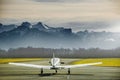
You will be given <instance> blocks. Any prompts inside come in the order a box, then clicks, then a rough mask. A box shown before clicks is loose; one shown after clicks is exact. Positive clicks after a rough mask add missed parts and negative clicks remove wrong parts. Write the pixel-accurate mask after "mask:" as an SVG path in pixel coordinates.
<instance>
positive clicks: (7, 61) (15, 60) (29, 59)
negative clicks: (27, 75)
mask: <svg viewBox="0 0 120 80" xmlns="http://www.w3.org/2000/svg"><path fill="white" fill-rule="evenodd" d="M35 60H42V58H0V64H3V63H9V62H24V61H35Z"/></svg>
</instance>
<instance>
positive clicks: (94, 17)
mask: <svg viewBox="0 0 120 80" xmlns="http://www.w3.org/2000/svg"><path fill="white" fill-rule="evenodd" d="M0 19H1V21H4V20H11V21H12V20H13V21H14V20H22V21H23V20H28V21H29V20H30V21H39V20H40V21H45V22H49V23H51V24H53V23H69V22H74V23H76V22H77V23H79V22H107V23H108V22H110V23H111V22H112V23H114V22H115V24H113V25H111V26H110V27H109V28H108V27H107V30H108V31H109V30H110V31H111V30H112V31H114V32H115V31H117V32H119V31H120V25H119V23H120V22H119V20H120V0H0ZM13 23H14V22H13ZM73 28H74V27H73ZM75 29H79V27H78V26H77V27H76V28H75ZM91 29H92V28H91ZM98 29H99V27H98Z"/></svg>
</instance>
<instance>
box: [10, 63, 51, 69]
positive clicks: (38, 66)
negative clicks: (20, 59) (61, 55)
mask: <svg viewBox="0 0 120 80" xmlns="http://www.w3.org/2000/svg"><path fill="white" fill-rule="evenodd" d="M9 64H12V65H16V66H25V67H33V68H43V69H50V68H51V67H52V66H42V65H34V64H24V63H11V62H10V63H9Z"/></svg>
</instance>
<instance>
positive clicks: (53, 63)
mask: <svg viewBox="0 0 120 80" xmlns="http://www.w3.org/2000/svg"><path fill="white" fill-rule="evenodd" d="M49 63H50V65H49V66H45V65H35V64H24V63H12V62H10V63H9V64H11V65H16V66H25V67H32V68H39V69H41V74H43V69H50V70H55V72H56V73H57V70H60V69H68V74H70V68H78V67H85V66H91V65H98V64H102V62H95V63H87V64H77V65H60V64H61V63H63V62H60V58H56V57H55V55H54V53H53V58H52V59H51V60H50V62H49Z"/></svg>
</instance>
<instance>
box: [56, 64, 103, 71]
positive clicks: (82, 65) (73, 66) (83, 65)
mask: <svg viewBox="0 0 120 80" xmlns="http://www.w3.org/2000/svg"><path fill="white" fill-rule="evenodd" d="M98 64H102V62H96V63H87V64H78V65H66V66H57V67H59V68H63V69H64V68H77V67H85V66H91V65H98Z"/></svg>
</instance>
